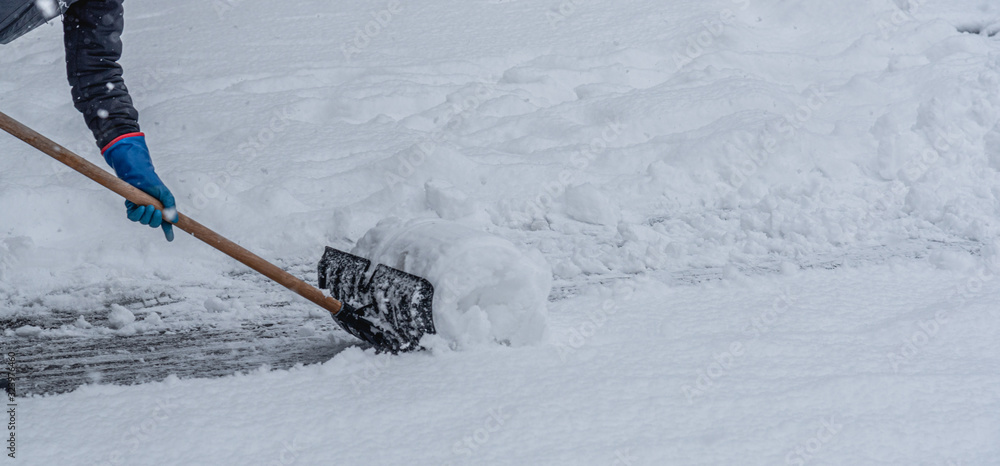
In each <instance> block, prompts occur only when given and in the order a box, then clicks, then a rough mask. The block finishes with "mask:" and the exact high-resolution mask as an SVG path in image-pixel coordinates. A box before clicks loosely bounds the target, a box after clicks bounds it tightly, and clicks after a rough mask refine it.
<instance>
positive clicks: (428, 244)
mask: <svg viewBox="0 0 1000 466" xmlns="http://www.w3.org/2000/svg"><path fill="white" fill-rule="evenodd" d="M351 252H352V253H353V254H356V255H358V256H361V257H366V258H368V259H370V260H372V262H377V263H381V264H385V265H387V266H389V267H394V268H397V269H400V270H403V271H405V272H407V273H411V274H414V275H417V276H420V277H423V278H426V279H427V280H429V281H430V282H431V284H433V285H434V325H435V327H436V328H437V332H438V335H439V336H440V337H443V338H444V339H445V340H447V341H448V342H449V343H454V344H456V345H457V346H458V347H468V346H474V345H480V344H486V343H492V342H500V343H504V344H510V345H513V346H521V345H528V344H532V343H537V342H540V341H542V339H543V338H544V337H545V335H546V334H547V327H548V323H547V322H548V318H547V311H546V305H547V303H548V296H549V292H550V291H551V289H552V270H551V268H550V267H549V265H548V263H547V262H546V261H545V259H544V258H543V257H542V255H541V253H539V252H538V251H536V250H524V249H520V248H518V247H516V246H514V244H513V243H511V242H510V241H507V240H505V239H503V238H500V237H497V236H494V235H491V234H489V233H485V232H482V231H478V230H474V229H472V228H469V227H466V226H464V225H462V224H459V223H455V222H451V221H446V220H439V219H414V220H410V221H406V222H404V221H403V220H401V219H399V218H395V217H393V218H389V219H386V220H383V221H381V222H379V224H378V225H377V226H376V227H375V228H372V229H371V230H369V231H368V233H366V234H365V235H364V237H362V238H361V239H360V240H359V241H358V244H357V246H355V247H354V249H353V251H351Z"/></svg>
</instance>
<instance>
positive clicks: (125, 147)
mask: <svg viewBox="0 0 1000 466" xmlns="http://www.w3.org/2000/svg"><path fill="white" fill-rule="evenodd" d="M101 153H102V154H104V160H105V161H107V162H108V165H111V168H113V169H114V170H115V174H116V175H118V178H121V179H122V180H124V181H125V182H127V183H128V184H130V185H132V186H135V187H136V188H139V189H141V190H143V191H145V192H146V194H149V195H150V196H153V197H155V198H156V199H157V200H159V201H160V202H161V203H163V212H161V211H159V210H157V209H156V208H155V207H153V206H151V205H146V206H141V205H136V204H135V203H133V202H132V201H125V209H126V215H127V216H128V219H129V220H131V221H133V222H139V223H141V224H143V225H149V226H150V227H152V228H160V227H163V234H164V235H165V236H166V237H167V241H173V240H174V226H173V225H171V224H169V223H167V222H165V221H164V220H167V221H169V222H176V221H177V209H176V203H175V202H174V195H173V194H170V190H169V189H167V187H166V185H164V184H163V182H162V181H160V177H159V176H156V172H155V171H154V170H153V161H152V159H150V157H149V148H147V147H146V137H145V135H143V134H142V133H129V134H126V135H124V136H120V137H118V138H117V139H115V140H114V141H111V143H110V144H108V145H107V146H106V147H105V148H104V150H103V151H101Z"/></svg>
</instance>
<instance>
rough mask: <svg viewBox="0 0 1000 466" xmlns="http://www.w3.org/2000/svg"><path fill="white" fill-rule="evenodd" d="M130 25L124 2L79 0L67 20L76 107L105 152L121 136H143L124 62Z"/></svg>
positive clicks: (68, 60) (69, 72)
mask: <svg viewBox="0 0 1000 466" xmlns="http://www.w3.org/2000/svg"><path fill="white" fill-rule="evenodd" d="M124 24H125V21H124V17H123V9H122V0H79V1H77V2H75V3H73V4H71V5H70V7H69V9H68V10H67V11H66V14H65V15H64V16H63V31H64V40H65V44H66V71H67V76H68V78H69V85H70V86H71V87H72V88H73V105H74V106H76V109H77V110H79V111H80V112H81V113H83V118H84V120H86V122H87V126H88V127H90V130H91V131H92V132H93V133H94V138H95V139H96V140H97V146H98V147H101V148H103V147H104V146H106V145H107V144H108V143H110V142H111V141H112V140H114V139H115V138H117V137H119V136H122V135H124V134H128V133H137V132H139V112H137V111H136V109H135V107H134V106H133V105H132V98H131V97H130V96H129V94H128V88H126V87H125V81H124V79H122V67H121V65H119V64H118V59H120V58H121V55H122V43H121V33H122V28H123V27H124Z"/></svg>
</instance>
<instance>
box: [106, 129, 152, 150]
mask: <svg viewBox="0 0 1000 466" xmlns="http://www.w3.org/2000/svg"><path fill="white" fill-rule="evenodd" d="M136 136H146V135H145V134H143V133H128V134H123V135H121V136H118V137H116V138H114V140H112V141H111V142H109V143H108V145H106V146H104V148H103V149H101V155H104V153H105V152H107V151H108V149H110V148H111V146H113V145H115V144H116V143H117V142H118V141H121V140H122V139H125V138H134V137H136Z"/></svg>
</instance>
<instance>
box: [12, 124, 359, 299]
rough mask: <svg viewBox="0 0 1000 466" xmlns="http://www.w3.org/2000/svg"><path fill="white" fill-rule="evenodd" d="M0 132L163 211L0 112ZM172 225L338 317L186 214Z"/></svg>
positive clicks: (319, 295)
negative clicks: (8, 134)
mask: <svg viewBox="0 0 1000 466" xmlns="http://www.w3.org/2000/svg"><path fill="white" fill-rule="evenodd" d="M0 129H3V130H4V131H6V132H8V133H10V134H12V135H14V137H16V138H18V139H20V140H22V141H24V142H26V143H28V144H30V145H31V146H34V147H35V148H36V149H38V150H40V151H42V152H44V153H46V154H48V155H50V156H51V157H52V158H54V159H56V160H58V161H60V162H62V163H64V164H66V165H67V166H68V167H70V168H72V169H74V170H76V171H78V172H80V173H82V174H83V175H84V176H86V177H87V178H90V179H92V180H94V181H96V182H98V183H100V184H101V185H102V186H104V187H105V188H108V189H110V190H112V191H114V192H116V193H118V194H119V195H121V196H122V197H124V198H125V199H128V200H130V201H132V202H134V203H136V204H138V205H152V206H154V207H156V208H157V209H161V210H162V209H163V205H162V204H160V202H159V201H157V200H156V199H155V198H153V196H150V195H149V194H146V193H145V192H143V191H141V190H139V189H138V188H135V187H134V186H132V185H130V184H128V183H126V182H124V181H122V180H120V179H118V177H116V176H114V175H112V174H110V173H108V172H107V171H105V170H103V169H101V168H100V167H98V166H97V165H94V164H93V163H90V162H89V161H87V160H86V159H84V158H83V157H80V156H79V155H76V154H74V153H73V152H71V151H70V150H69V149H66V148H65V147H63V146H60V145H59V144H56V143H55V142H52V140H50V139H48V138H46V137H45V136H42V135H41V134H38V133H37V132H35V131H34V130H32V129H31V128H28V127H27V126H24V125H23V124H21V123H19V122H18V121H16V120H14V119H13V118H11V117H9V116H7V115H6V114H4V113H3V112H0ZM164 221H166V220H164ZM173 224H174V226H176V227H177V228H180V229H181V230H184V231H186V232H188V233H190V234H191V235H192V236H194V237H195V238H198V239H200V240H201V241H203V242H204V243H205V244H207V245H209V246H211V247H213V248H215V249H218V250H219V251H222V252H224V253H225V254H226V255H228V256H229V257H232V258H233V259H236V260H238V261H240V262H242V263H243V264H244V265H246V266H247V267H250V268H251V269H254V270H256V271H257V272H260V273H261V274H262V275H264V276H265V277H267V278H270V279H271V280H274V281H275V282H277V283H278V284H280V285H281V286H284V287H285V288H288V289H289V290H292V291H294V292H296V293H298V294H299V296H302V297H303V298H306V299H308V300H310V301H312V302H314V303H316V304H318V305H320V306H321V307H322V308H324V309H326V310H328V311H330V312H331V313H332V314H333V315H337V313H338V312H340V308H341V307H343V305H342V304H341V303H340V301H337V300H336V299H333V298H331V297H329V296H326V295H324V294H323V292H322V291H320V290H319V289H317V288H316V287H314V286H312V285H310V284H308V283H306V282H304V281H302V280H299V279H298V278H296V277H294V276H293V275H291V274H290V273H288V272H285V271H284V270H282V269H280V268H278V267H277V266H275V265H274V264H272V263H270V262H268V261H266V260H264V259H262V258H260V256H257V255H256V254H254V253H252V252H250V251H247V250H246V249H244V248H243V247H242V246H240V245H238V244H236V243H234V242H232V241H229V240H228V239H226V238H225V237H223V236H222V235H220V234H218V233H216V232H214V231H212V230H210V229H208V227H206V226H204V225H202V224H200V223H198V222H196V221H194V220H192V219H191V218H190V217H188V216H186V215H183V214H181V213H178V214H177V221H176V222H173Z"/></svg>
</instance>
